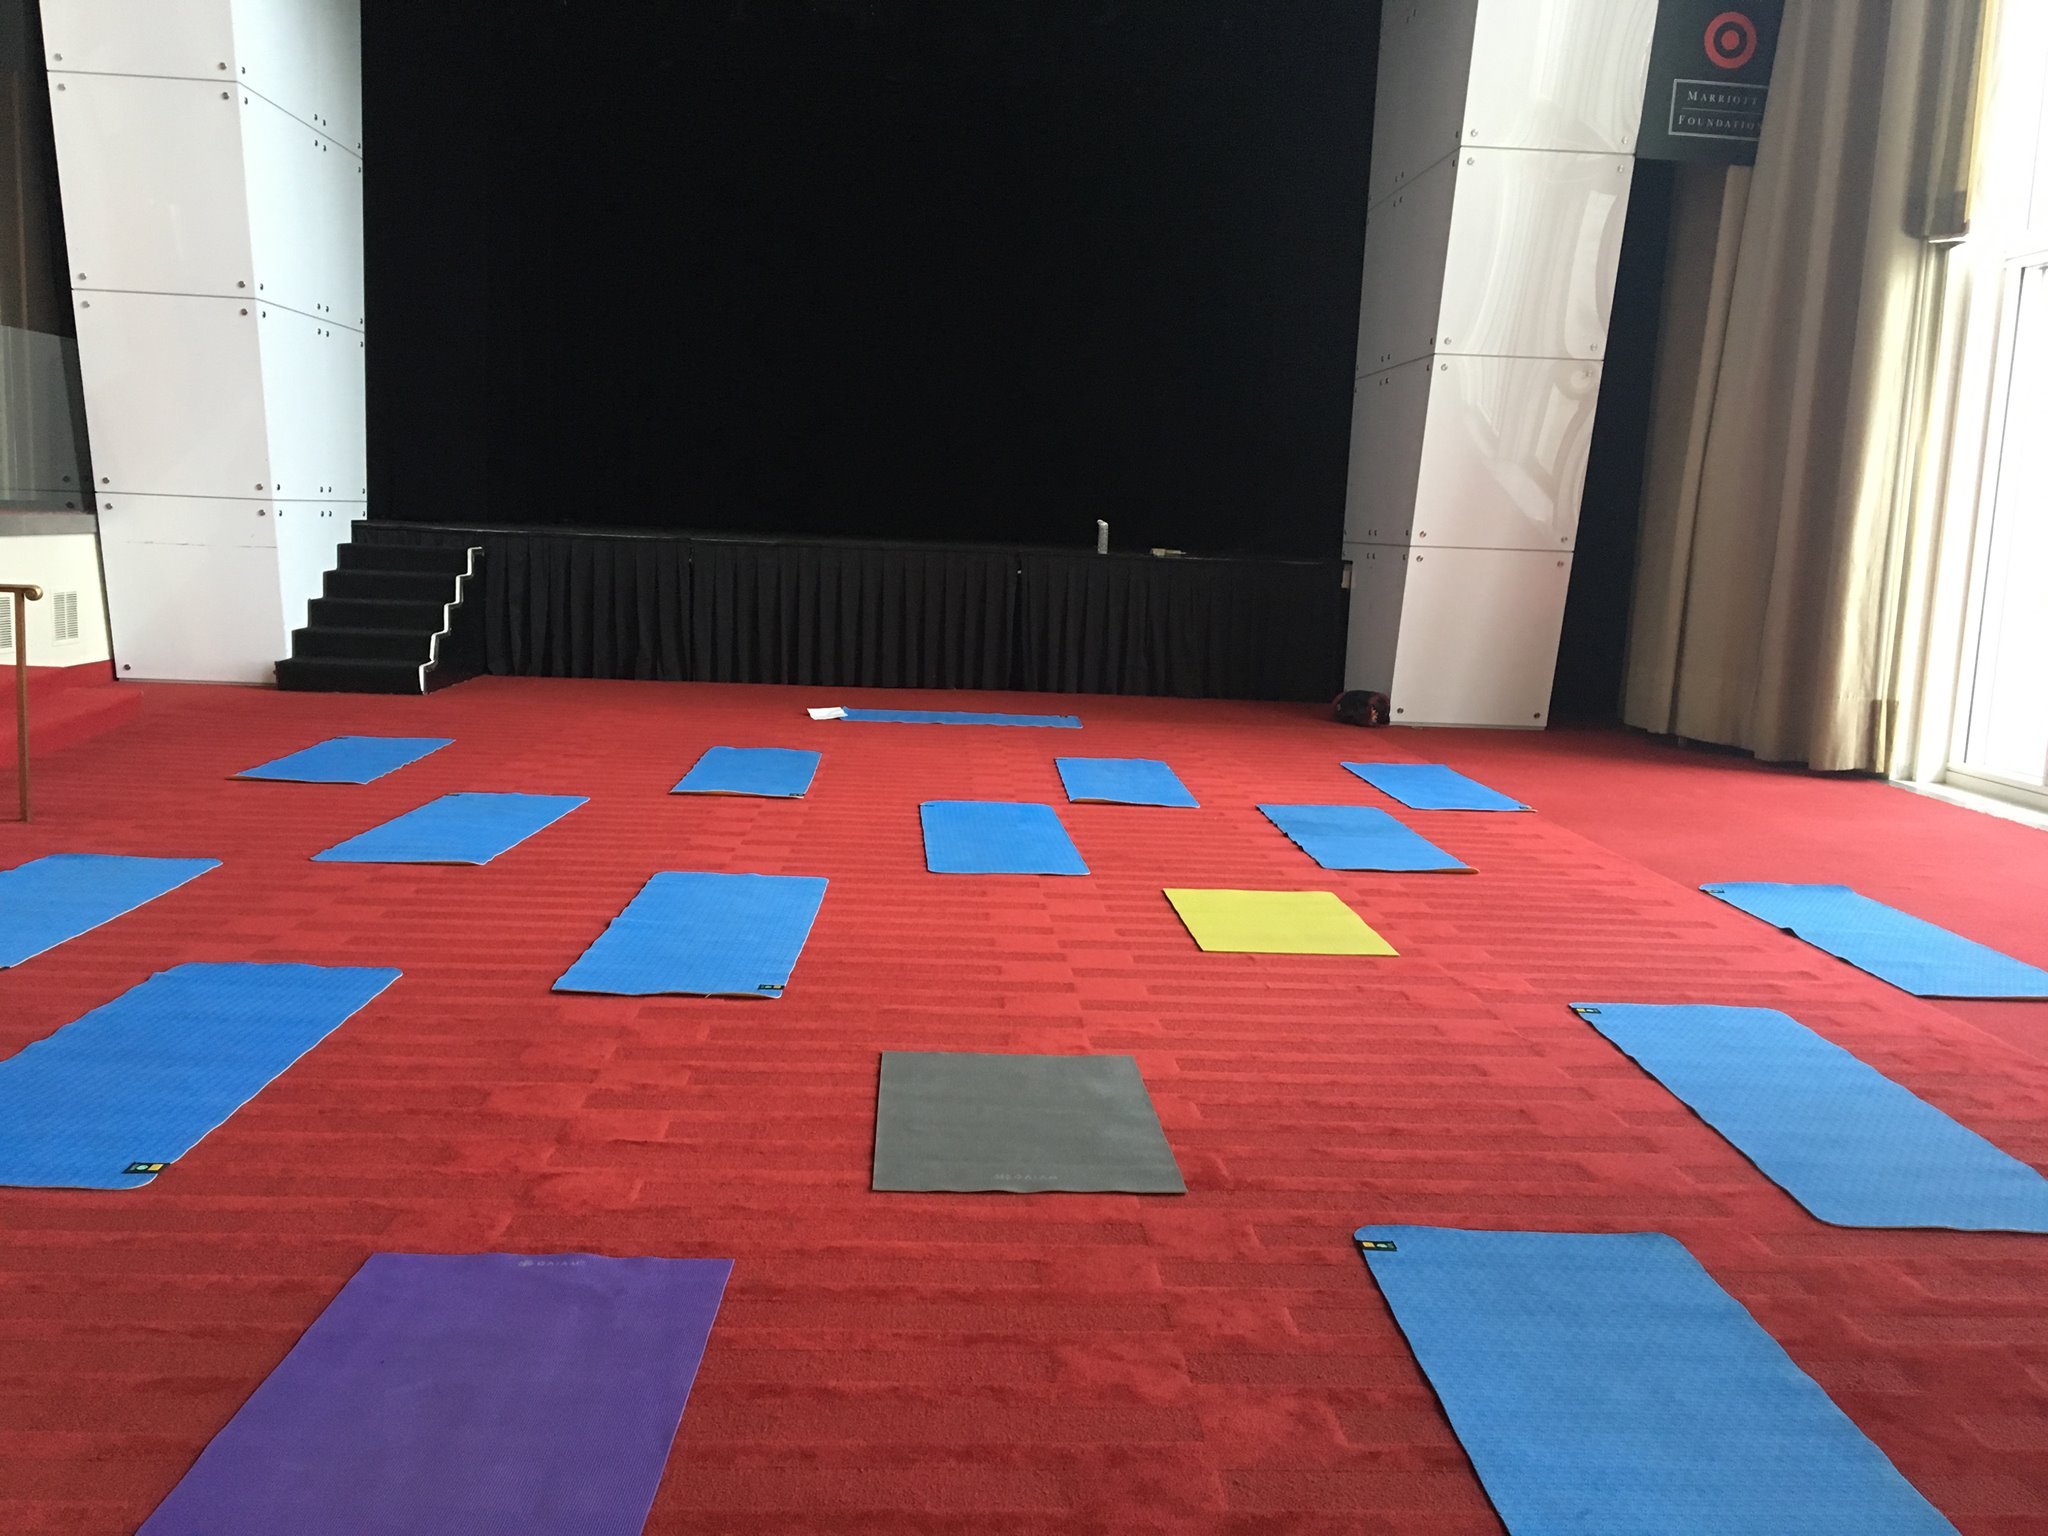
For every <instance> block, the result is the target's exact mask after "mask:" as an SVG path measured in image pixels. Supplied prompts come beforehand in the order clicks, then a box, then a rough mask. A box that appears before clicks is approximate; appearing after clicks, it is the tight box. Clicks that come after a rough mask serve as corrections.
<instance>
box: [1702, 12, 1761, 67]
mask: <svg viewBox="0 0 2048 1536" xmlns="http://www.w3.org/2000/svg"><path fill="white" fill-rule="evenodd" d="M1755 57H1756V23H1755V22H1753V21H1751V20H1750V19H1749V18H1748V17H1747V16H1745V15H1743V14H1742V12H1740V11H1723V12H1722V13H1721V14H1720V15H1718V16H1716V17H1715V18H1714V19H1713V20H1712V21H1710V22H1708V23H1707V62H1708V63H1709V64H1712V65H1713V66H1714V67H1715V68H1716V69H1740V68H1742V66H1743V65H1745V64H1747V63H1748V62H1749V61H1750V60H1751V59H1753V58H1755Z"/></svg>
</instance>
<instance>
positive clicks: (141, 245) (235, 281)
mask: <svg viewBox="0 0 2048 1536" xmlns="http://www.w3.org/2000/svg"><path fill="white" fill-rule="evenodd" d="M53 83H54V84H56V85H61V86H63V87H64V88H63V89H62V90H53V91H52V92H51V93H50V117H51V122H52V124H53V125H54V127H55V129H56V135H57V154H58V158H59V163H60V164H61V165H62V167H63V194H64V240H65V244H66V245H67V246H68V247H69V248H70V253H71V276H72V280H73V283H74V285H75V286H77V287H79V288H118V289H128V290H135V291H146V292H151V293H194V294H214V295H218V296H221V297H236V296H244V295H246V294H247V293H248V292H249V291H250V289H251V288H253V286H254V284H253V283H251V281H250V260H249V220H248V211H247V209H246V207H245V206H244V203H243V198H242V188H241V184H240V180H239V178H237V177H235V176H231V175H223V174H221V167H222V166H224V165H235V164H237V163H239V161H240V159H241V154H242V125H241V112H242V108H241V106H240V104H239V94H238V93H237V92H235V91H234V90H232V89H230V88H228V87H227V86H225V85H217V84H215V83H214V82H212V81H203V80H157V79H140V78H136V77H134V76H126V75H63V76H56V77H53ZM238 285H239V286H238Z"/></svg>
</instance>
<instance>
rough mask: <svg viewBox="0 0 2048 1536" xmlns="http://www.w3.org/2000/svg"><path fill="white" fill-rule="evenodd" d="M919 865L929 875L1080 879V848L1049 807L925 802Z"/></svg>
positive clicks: (921, 814)
mask: <svg viewBox="0 0 2048 1536" xmlns="http://www.w3.org/2000/svg"><path fill="white" fill-rule="evenodd" d="M917 812H918V816H919V818H920V819H921V820H922V821H923V822H924V867H925V868H926V869H928V870H930V871H931V872H932V873H933V874H935V875H1085V874H1087V873H1088V866H1087V865H1086V864H1084V863H1082V862H1081V850H1080V849H1078V848H1076V847H1075V846H1074V840H1073V839H1072V838H1070V837H1068V836H1067V829H1066V828H1065V827H1063V826H1061V825H1060V818H1059V815H1058V813H1056V812H1055V811H1054V810H1053V808H1052V807H1051V806H1049V805H1039V804H1037V803H1035V802H1032V801H1025V800H927V801H926V802H925V803H924V804H923V805H921V806H919V807H918V808H917Z"/></svg>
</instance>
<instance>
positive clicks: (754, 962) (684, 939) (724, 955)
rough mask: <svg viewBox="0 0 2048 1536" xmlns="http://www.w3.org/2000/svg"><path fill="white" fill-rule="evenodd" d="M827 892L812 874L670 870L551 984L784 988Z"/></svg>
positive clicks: (718, 992)
mask: <svg viewBox="0 0 2048 1536" xmlns="http://www.w3.org/2000/svg"><path fill="white" fill-rule="evenodd" d="M824 899H825V882H824V880H823V879H822V878H820V877H818V876H815V875H718V874H706V873H700V872H697V871H688V870H669V871H666V872H665V873H662V874H659V875H656V876H655V877H654V878H653V879H652V880H649V881H648V882H647V884H645V885H644V886H642V887H641V888H640V894H639V895H637V896H635V897H634V898H633V899H632V900H631V901H630V902H628V903H627V904H626V910H625V911H623V912H621V913H620V914H619V915H618V916H617V917H615V918H613V919H612V921H611V926H610V927H608V928H606V929H605V931H604V932H603V933H602V934H600V935H599V936H598V940H597V942H596V943H595V944H593V945H591V946H590V948H588V949H586V950H585V951H584V952H583V955H582V957H581V958H580V959H579V960H577V962H576V963H575V964H574V965H572V966H570V967H569V969H568V970H567V971H565V972H563V973H562V978H561V980H559V981H557V982H556V983H555V990H556V991H557V992H613V993H618V994H621V995H623V996H626V997H651V996H654V995H656V994H660V993H679V994H682V995H685V996H691V997H780V996H782V989H783V988H784V987H786V986H788V985H789V973H790V972H791V971H792V970H794V969H795V968H796V960H797V956H798V955H799V954H801V953H802V952H803V947H804V940H805V939H807V938H809V937H810V932H811V924H812V922H813V921H815V920H816V918H817V916H818V906H819V904H820V903H821V902H823V901H824Z"/></svg>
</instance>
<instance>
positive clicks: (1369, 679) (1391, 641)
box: [1344, 543, 1408, 693]
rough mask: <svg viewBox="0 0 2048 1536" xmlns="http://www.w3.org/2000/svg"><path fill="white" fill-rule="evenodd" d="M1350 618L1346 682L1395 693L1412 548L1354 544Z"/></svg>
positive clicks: (1348, 552)
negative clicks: (1402, 606) (1409, 559)
mask: <svg viewBox="0 0 2048 1536" xmlns="http://www.w3.org/2000/svg"><path fill="white" fill-rule="evenodd" d="M1344 558H1345V559H1346V560H1349V561H1350V562H1351V623H1350V628H1349V629H1348V630H1347V631H1346V633H1345V639H1344V686H1345V687H1346V688H1370V689H1372V690H1374V691H1375V692H1378V693H1391V692H1392V684H1393V680H1394V661H1395V656H1396V646H1397V643H1398V641H1399V638H1400V633H1401V604H1402V593H1403V590H1404V588H1405V586H1406V583H1407V580H1408V551H1407V550H1406V549H1403V548H1401V547H1399V546H1396V545H1387V544H1350V543H1347V544H1346V545H1345V546H1344Z"/></svg>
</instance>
